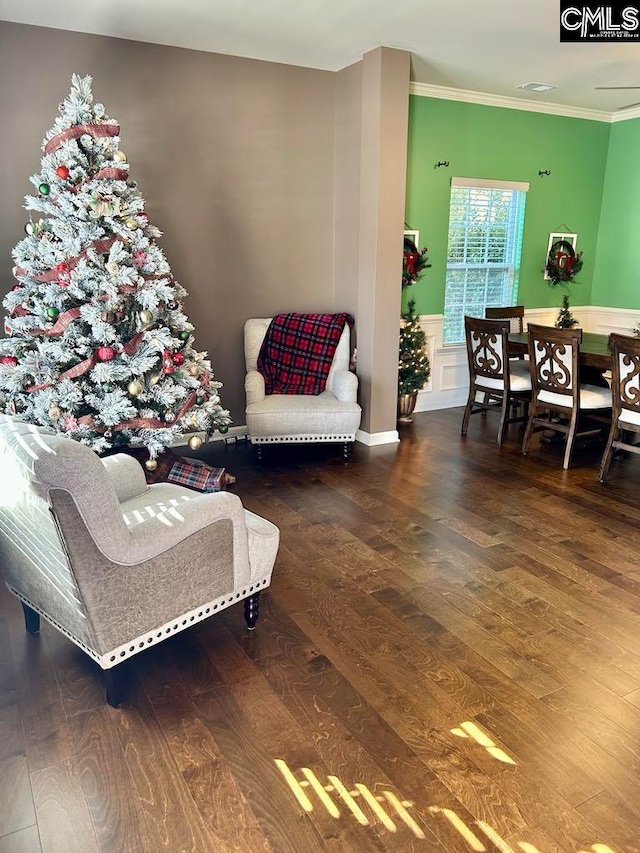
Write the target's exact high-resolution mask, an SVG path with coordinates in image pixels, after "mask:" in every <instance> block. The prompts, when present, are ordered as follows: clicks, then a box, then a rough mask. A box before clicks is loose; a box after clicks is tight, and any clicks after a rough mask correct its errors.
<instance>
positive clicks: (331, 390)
mask: <svg viewBox="0 0 640 853" xmlns="http://www.w3.org/2000/svg"><path fill="white" fill-rule="evenodd" d="M270 322H271V318H259V319H252V320H247V322H246V323H245V324H244V355H245V362H246V367H247V375H246V378H245V392H246V398H247V408H246V418H247V428H248V430H249V436H250V439H251V443H252V444H254V445H256V447H257V451H258V458H260V455H261V449H262V446H263V445H265V444H278V443H283V442H284V443H299V442H309V441H311V442H342V444H343V451H344V457H345V459H348V457H349V450H350V447H351V444H352V443H353V442H354V441H355V437H356V432H357V430H358V427H359V426H360V417H361V414H362V412H361V409H360V406H359V405H358V403H357V395H358V378H357V376H356V375H355V373H352V372H351V371H350V370H349V356H350V346H349V342H350V338H349V331H350V330H349V328H348V326H345V328H344V331H343V332H342V336H341V337H340V341H339V343H338V346H337V348H336V352H335V356H334V358H333V363H332V365H331V370H330V371H329V376H328V377H327V385H326V388H325V390H324V391H323V392H322V393H321V394H317V395H315V396H314V395H310V394H265V383H264V378H263V376H262V374H261V373H259V372H258V355H259V353H260V347H261V346H262V341H263V340H264V337H265V335H266V333H267V329H268V328H269V324H270Z"/></svg>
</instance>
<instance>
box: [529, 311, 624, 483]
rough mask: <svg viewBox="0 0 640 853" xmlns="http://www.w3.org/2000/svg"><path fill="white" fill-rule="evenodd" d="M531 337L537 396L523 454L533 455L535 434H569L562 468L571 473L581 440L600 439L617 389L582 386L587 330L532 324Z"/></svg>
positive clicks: (533, 398)
mask: <svg viewBox="0 0 640 853" xmlns="http://www.w3.org/2000/svg"><path fill="white" fill-rule="evenodd" d="M528 335H529V367H530V369H531V386H532V391H533V393H532V400H531V408H530V410H529V420H528V422H527V428H526V430H525V433H524V439H523V442H522V453H523V454H524V455H525V456H526V455H527V453H528V450H529V442H530V440H531V436H532V434H533V433H534V432H539V431H540V430H554V431H556V432H561V433H564V434H565V435H566V437H567V438H566V448H565V453H564V461H563V465H562V467H563V468H565V469H567V468H569V466H570V465H571V457H572V454H573V446H574V443H575V439H576V438H577V437H579V436H580V437H582V436H586V435H595V434H596V433H598V432H602V430H603V429H605V426H606V425H608V423H609V418H608V417H607V415H608V411H609V410H610V409H611V391H610V389H609V388H598V387H596V386H595V385H586V384H585V385H581V384H580V343H581V342H582V329H556V328H555V327H554V326H536V325H534V324H532V323H529V325H528ZM596 419H597V420H598V423H597V424H596ZM582 421H584V423H582Z"/></svg>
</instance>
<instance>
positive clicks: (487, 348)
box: [462, 317, 531, 444]
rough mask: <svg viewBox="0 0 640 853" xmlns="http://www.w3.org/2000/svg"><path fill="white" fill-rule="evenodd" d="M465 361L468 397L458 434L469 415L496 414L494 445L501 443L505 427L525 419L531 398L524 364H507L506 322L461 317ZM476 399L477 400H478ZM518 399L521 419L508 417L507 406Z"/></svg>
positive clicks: (507, 328) (463, 427) (526, 369)
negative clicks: (498, 413)
mask: <svg viewBox="0 0 640 853" xmlns="http://www.w3.org/2000/svg"><path fill="white" fill-rule="evenodd" d="M464 329H465V340H466V344H467V360H468V364H469V397H468V400H467V406H466V408H465V410H464V416H463V418H462V435H466V432H467V428H468V426H469V419H470V418H471V415H474V414H477V413H478V412H488V411H499V412H500V423H499V425H498V437H497V439H496V440H497V442H498V444H502V441H503V439H504V433H505V430H506V428H507V424H510V423H518V422H519V423H523V422H524V421H525V420H526V414H527V410H528V401H529V399H530V397H531V376H530V374H529V366H528V365H527V363H526V362H524V361H513V360H512V361H510V360H509V354H508V343H509V321H508V320H482V319H480V318H477V317H465V318H464ZM478 398H479V399H478ZM514 399H515V400H521V401H523V403H524V405H525V411H524V414H523V415H522V416H519V417H508V410H509V404H510V403H511V401H513V400H514Z"/></svg>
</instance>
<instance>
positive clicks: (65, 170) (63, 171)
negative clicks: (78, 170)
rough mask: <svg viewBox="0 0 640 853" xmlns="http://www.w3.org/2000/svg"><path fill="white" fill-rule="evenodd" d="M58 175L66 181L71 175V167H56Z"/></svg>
mask: <svg viewBox="0 0 640 853" xmlns="http://www.w3.org/2000/svg"><path fill="white" fill-rule="evenodd" d="M56 175H57V176H58V177H59V178H62V180H63V181H66V180H67V178H68V177H69V167H68V166H58V168H57V169H56Z"/></svg>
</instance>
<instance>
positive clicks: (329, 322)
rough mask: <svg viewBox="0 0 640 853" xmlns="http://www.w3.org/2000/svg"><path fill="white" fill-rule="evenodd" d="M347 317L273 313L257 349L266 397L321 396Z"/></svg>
mask: <svg viewBox="0 0 640 853" xmlns="http://www.w3.org/2000/svg"><path fill="white" fill-rule="evenodd" d="M345 323H348V324H349V327H350V328H352V327H353V317H352V316H351V315H350V314H345V313H342V314H295V313H293V314H277V315H276V316H275V317H274V318H273V320H272V321H271V323H270V325H269V328H268V329H267V334H266V335H265V338H264V340H263V342H262V346H261V347H260V354H259V356H258V370H259V372H260V373H261V374H262V375H263V376H264V384H265V391H266V393H267V394H321V393H322V391H324V389H325V386H326V384H327V377H328V375H329V370H330V369H331V363H332V362H333V357H334V355H335V352H336V347H337V346H338V342H339V340H340V336H341V335H342V330H343V329H344V326H345Z"/></svg>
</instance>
